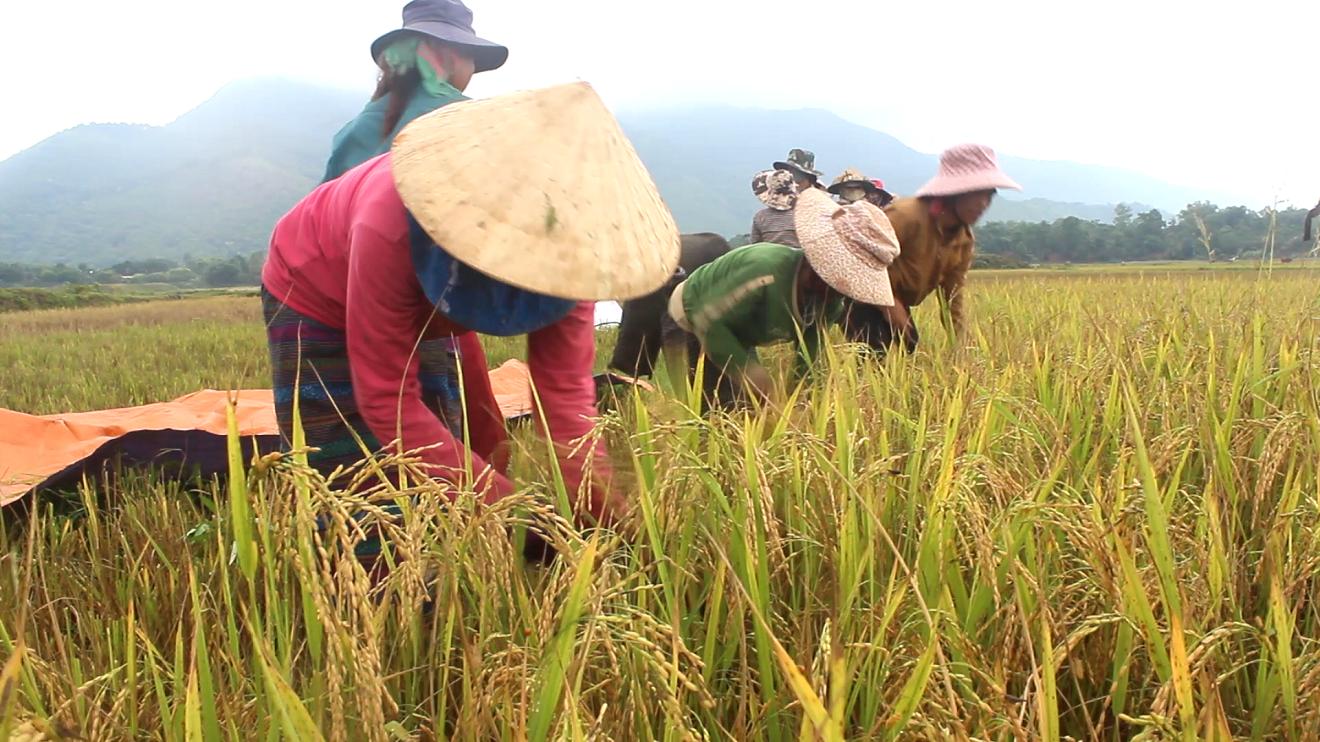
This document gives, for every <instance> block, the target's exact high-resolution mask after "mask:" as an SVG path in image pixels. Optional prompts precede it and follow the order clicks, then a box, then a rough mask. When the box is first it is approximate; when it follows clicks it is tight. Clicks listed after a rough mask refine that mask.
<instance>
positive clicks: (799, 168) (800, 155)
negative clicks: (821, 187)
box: [775, 149, 825, 180]
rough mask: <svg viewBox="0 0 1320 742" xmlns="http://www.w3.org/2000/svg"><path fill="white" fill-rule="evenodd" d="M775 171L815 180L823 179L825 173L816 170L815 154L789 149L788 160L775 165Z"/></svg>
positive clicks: (803, 150)
mask: <svg viewBox="0 0 1320 742" xmlns="http://www.w3.org/2000/svg"><path fill="white" fill-rule="evenodd" d="M775 169H776V170H789V171H791V172H794V173H797V174H798V175H806V176H809V177H812V178H815V179H817V180H820V179H821V178H823V177H825V173H822V172H821V171H819V170H817V169H816V154H815V153H814V152H811V151H809V150H805V149H790V150H789V151H788V159H787V160H783V161H782V162H776V163H775Z"/></svg>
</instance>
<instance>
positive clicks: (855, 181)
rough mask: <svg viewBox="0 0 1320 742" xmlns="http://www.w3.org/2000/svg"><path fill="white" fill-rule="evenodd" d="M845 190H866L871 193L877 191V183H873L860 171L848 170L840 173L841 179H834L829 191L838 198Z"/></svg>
mask: <svg viewBox="0 0 1320 742" xmlns="http://www.w3.org/2000/svg"><path fill="white" fill-rule="evenodd" d="M844 188H862V189H865V190H866V192H867V193H870V192H871V191H874V190H875V183H874V182H872V181H871V179H870V178H868V177H866V176H865V175H862V173H861V171H860V170H857V169H855V168H848V169H847V170H844V171H843V172H842V173H840V174H839V177H837V178H835V179H834V182H833V183H831V184H830V187H829V189H828V190H829V192H830V193H833V194H834V195H836V196H837V195H838V194H839V192H840V191H842V190H843V189H844Z"/></svg>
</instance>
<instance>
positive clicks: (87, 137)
mask: <svg viewBox="0 0 1320 742" xmlns="http://www.w3.org/2000/svg"><path fill="white" fill-rule="evenodd" d="M365 102H366V101H365V96H364V95H363V94H361V93H353V92H347V91H342V90H335V89H327V88H321V87H316V86H311V85H306V84H301V83H294V82H289V81H284V80H252V81H245V82H241V83H235V84H232V85H229V86H226V87H225V88H223V89H221V90H220V91H219V92H218V93H216V95H215V96H213V97H212V98H211V99H209V100H208V101H206V102H205V103H203V104H202V105H200V106H198V107H197V108H195V109H193V110H192V111H189V112H188V113H186V114H184V115H182V116H180V117H179V118H178V119H177V120H175V121H174V122H172V123H170V124H168V125H165V126H160V127H154V126H144V125H131V124H91V125H84V126H79V127H75V128H73V129H70V130H67V131H64V132H61V133H59V134H56V135H54V136H52V137H50V138H48V139H46V140H45V141H42V142H40V143H39V144H37V145H35V146H33V147H31V148H29V149H27V150H25V151H23V152H20V153H18V154H16V155H14V156H13V157H10V158H9V159H7V160H4V161H2V162H0V205H3V208H0V262H34V263H37V262H40V263H55V262H65V263H70V264H75V263H83V262H86V263H89V264H92V265H98V266H101V265H108V264H110V263H113V262H117V261H119V260H123V259H127V258H144V257H167V258H179V257H182V256H184V255H189V254H191V255H194V256H208V255H229V254H234V253H249V252H253V251H257V250H261V249H264V247H265V245H266V241H267V238H268V236H269V233H270V228H271V226H272V225H273V224H274V222H275V221H276V220H277V219H278V218H279V217H280V216H281V215H282V214H283V213H285V212H286V211H287V210H288V209H289V207H291V206H292V205H293V204H294V203H296V202H297V200H298V199H299V198H301V197H302V196H303V195H305V194H306V193H307V192H308V191H310V190H311V189H312V188H314V187H315V185H316V184H317V183H318V182H319V180H320V177H321V174H322V169H323V167H324V164H325V159H326V157H327V155H328V152H329V147H330V140H331V137H332V136H333V135H334V133H335V132H336V131H337V130H338V129H339V128H340V127H341V126H342V125H343V124H344V123H345V122H346V121H348V120H349V119H350V118H352V117H353V116H354V115H356V114H357V112H358V111H359V110H361V107H362V106H363V105H364V103H365ZM619 119H620V122H621V123H622V125H623V127H624V129H625V131H626V132H627V133H628V135H629V137H630V138H631V139H632V140H633V143H634V145H635V146H636V148H637V151H638V153H639V154H640V156H641V157H642V159H643V161H644V162H645V163H646V165H647V167H648V168H649V169H650V170H651V173H652V175H653V177H654V178H655V180H656V183H657V184H658V186H659V187H660V190H661V193H662V194H663V196H664V197H665V200H666V202H667V203H668V204H669V206H670V209H671V210H672V211H673V212H674V215H675V218H676V219H677V221H678V223H679V226H680V228H681V229H683V230H684V231H687V232H695V231H715V232H719V233H722V234H725V235H727V236H733V235H735V234H740V233H744V232H746V231H748V229H749V227H750V224H751V217H752V214H753V213H755V211H756V209H757V208H758V207H759V203H758V202H757V201H756V200H755V198H754V197H753V196H752V194H751V188H750V181H751V176H752V174H753V173H755V172H756V171H757V170H760V169H763V168H766V167H769V166H770V164H771V163H772V162H773V161H774V160H776V159H779V158H782V157H783V156H784V155H786V154H787V152H788V150H789V149H790V148H792V147H805V148H808V149H812V150H813V151H815V152H816V154H817V158H818V159H817V165H818V167H819V168H820V169H822V170H824V171H825V172H826V173H827V176H828V177H833V175H834V174H836V173H837V172H838V171H840V170H842V169H843V168H844V167H858V168H861V169H862V170H863V171H864V172H867V173H868V174H869V175H871V176H872V177H879V178H883V179H884V180H885V181H886V184H887V185H888V186H889V187H890V188H891V190H894V191H895V192H897V193H910V192H912V191H913V190H914V189H916V188H917V187H918V186H919V185H920V183H922V182H923V181H924V180H925V179H926V178H928V177H930V175H931V174H932V173H934V172H935V169H936V162H937V158H936V156H935V155H932V154H927V153H922V152H917V151H915V150H913V149H911V148H909V147H907V146H906V145H904V144H903V143H902V142H900V141H898V140H897V139H895V138H893V137H891V136H889V135H887V134H884V133H881V132H878V131H875V130H872V129H867V128H865V127H862V126H858V125H856V124H852V123H849V122H847V121H845V120H843V119H842V118H839V117H838V116H835V115H834V114H831V113H828V112H825V111H820V110H810V109H808V110H797V111H766V110H758V109H735V108H725V107H689V108H676V109H670V110H665V111H652V112H641V111H632V112H630V111H623V112H621V113H620V114H619ZM1002 159H1003V162H1004V166H1005V168H1006V169H1007V170H1008V171H1009V172H1010V173H1012V174H1013V176H1014V177H1015V178H1017V179H1019V181H1020V182H1022V183H1023V185H1024V186H1025V187H1026V188H1027V191H1026V192H1025V193H1024V194H1022V197H1017V196H1015V195H1010V194H1005V196H1004V197H1002V198H1000V199H998V200H997V201H996V204H995V206H994V207H993V208H992V211H991V214H990V217H989V218H991V219H999V220H1018V219H1023V220H1033V221H1034V220H1047V221H1052V220H1054V219H1058V218H1061V217H1064V216H1077V217H1080V218H1084V219H1096V220H1106V219H1108V218H1109V217H1110V216H1112V213H1113V204H1114V203H1117V202H1119V201H1126V202H1129V203H1132V202H1138V203H1150V204H1155V205H1157V206H1160V207H1163V208H1166V209H1169V208H1177V207H1180V206H1181V205H1182V204H1183V203H1185V202H1186V201H1189V200H1193V198H1195V197H1196V194H1192V193H1187V192H1185V190H1186V189H1179V188H1177V187H1174V186H1169V185H1167V184H1162V183H1160V182H1159V181H1158V180H1155V179H1153V178H1148V177H1145V176H1141V175H1138V174H1135V173H1126V172H1124V171H1118V170H1113V169H1108V168H1096V167H1092V166H1084V165H1075V164H1072V163H1051V162H1041V161H1034V160H1023V159H1019V158H1013V157H1007V156H1006V157H1003V158H1002Z"/></svg>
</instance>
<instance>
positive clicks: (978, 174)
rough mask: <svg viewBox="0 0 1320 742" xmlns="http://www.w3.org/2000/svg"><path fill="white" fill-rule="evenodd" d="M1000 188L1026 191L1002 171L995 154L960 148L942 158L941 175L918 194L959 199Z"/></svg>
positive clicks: (981, 147) (971, 146)
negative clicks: (970, 194)
mask: <svg viewBox="0 0 1320 742" xmlns="http://www.w3.org/2000/svg"><path fill="white" fill-rule="evenodd" d="M1000 188H1011V189H1013V190H1015V191H1020V190H1022V186H1020V185H1018V184H1017V183H1016V182H1014V181H1013V179H1012V178H1010V177H1008V176H1007V175H1005V174H1004V171H1003V170H1000V169H999V163H998V161H997V160H996V159H995V152H994V150H992V149H990V148H989V147H986V146H984V145H981V144H960V145H958V146H956V147H950V148H949V149H946V150H944V152H943V153H942V154H941V155H940V170H939V173H938V174H937V175H936V176H935V177H934V178H932V179H931V180H930V182H928V183H926V185H924V186H922V187H921V188H919V189H918V190H917V193H916V195H917V197H918V198H923V197H927V196H933V197H939V196H957V195H959V194H963V193H975V192H977V191H992V190H998V189H1000Z"/></svg>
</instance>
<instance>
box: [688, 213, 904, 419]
mask: <svg viewBox="0 0 1320 742" xmlns="http://www.w3.org/2000/svg"><path fill="white" fill-rule="evenodd" d="M793 217H794V220H795V222H796V225H797V235H798V237H799V238H800V239H801V241H802V248H801V249H797V248H792V247H787V246H785V245H779V244H773V243H758V244H753V245H747V246H746V247H741V248H738V249H737V250H733V251H732V252H730V253H728V254H727V255H724V256H723V257H720V258H717V259H716V260H714V261H713V262H711V263H708V264H706V265H704V266H702V267H700V268H698V269H697V270H695V271H693V272H692V275H691V276H689V277H688V278H687V279H686V280H684V281H683V282H682V283H680V284H679V285H678V287H677V288H675V289H674V292H673V294H672V295H671V296H670V300H669V320H670V321H671V322H672V323H674V324H675V325H677V326H678V327H679V328H681V329H682V330H683V331H685V332H686V333H688V334H689V343H688V345H689V348H688V353H689V358H688V361H689V368H690V370H691V371H692V372H695V370H696V366H697V360H698V357H699V356H701V355H704V356H705V364H704V366H705V378H704V379H703V380H702V386H703V388H704V391H705V395H706V400H707V402H708V403H709V404H716V405H720V406H727V405H729V404H730V403H732V402H733V401H735V400H736V399H737V398H738V396H740V392H741V390H742V389H743V388H745V389H749V390H751V391H753V392H755V393H756V394H757V395H759V396H761V397H768V396H769V395H770V393H771V389H772V387H773V384H772V382H771V378H770V374H769V372H768V371H767V370H766V368H765V367H764V366H762V365H761V363H760V360H759V358H758V357H757V352H756V349H757V347H759V346H763V345H769V344H772V343H779V342H796V341H797V340H798V339H799V338H801V339H802V340H803V344H802V345H801V346H800V347H799V353H798V363H797V366H796V373H797V374H798V375H801V374H803V373H805V372H806V371H807V369H808V368H809V366H810V364H811V362H812V361H813V360H814V359H815V357H816V355H817V351H818V349H819V346H820V343H821V342H822V337H823V333H824V330H825V327H826V326H827V325H829V324H831V323H834V322H836V321H838V319H839V318H840V317H841V315H842V310H843V305H844V301H845V300H850V301H860V302H866V303H868V304H873V305H877V306H885V305H888V304H890V303H891V302H892V297H891V295H890V286H889V279H888V277H887V276H886V274H885V271H886V267H887V266H888V265H889V264H890V263H891V262H892V261H893V260H894V258H895V256H896V255H898V253H899V244H898V240H897V239H896V238H895V237H894V232H893V229H892V228H891V227H890V225H889V220H888V219H887V218H886V217H885V215H884V212H883V211H881V210H880V209H879V208H877V207H875V206H872V205H871V204H869V203H866V202H864V201H862V202H859V203H855V204H849V205H847V206H840V205H839V204H836V203H835V202H834V201H833V200H831V199H830V197H829V196H828V195H826V194H825V193H824V192H823V191H821V190H819V189H816V188H808V189H807V191H806V192H805V193H802V194H800V195H799V196H798V197H797V203H796V206H795V207H794V209H793Z"/></svg>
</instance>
